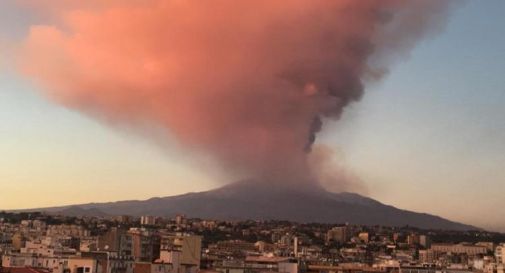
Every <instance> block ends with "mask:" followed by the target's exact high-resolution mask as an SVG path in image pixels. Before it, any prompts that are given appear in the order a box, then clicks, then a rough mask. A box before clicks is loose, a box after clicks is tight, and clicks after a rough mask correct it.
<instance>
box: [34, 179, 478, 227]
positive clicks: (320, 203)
mask: <svg viewBox="0 0 505 273" xmlns="http://www.w3.org/2000/svg"><path fill="white" fill-rule="evenodd" d="M69 208H72V210H71V211H72V213H73V214H74V215H75V214H76V212H78V211H79V210H77V209H76V208H80V209H81V210H82V211H83V212H85V213H86V215H89V214H90V212H94V213H96V214H101V215H121V214H128V215H135V216H140V215H156V216H170V217H171V216H174V215H175V214H178V213H182V214H186V215H189V216H191V217H199V218H210V219H222V220H244V219H265V220H266V219H277V220H290V221H297V222H321V223H345V222H348V223H352V224H363V225H387V226H405V225H410V226H415V227H419V228H430V229H451V230H468V229H475V227H472V226H469V225H464V224H461V223H456V222H453V221H449V220H446V219H443V218H441V217H438V216H434V215H429V214H424V213H416V212H412V211H406V210H401V209H397V208H395V207H392V206H388V205H385V204H382V203H380V202H378V201H375V200H373V199H370V198H367V197H363V196H361V195H358V194H354V193H331V192H327V191H324V190H322V189H318V188H315V189H307V188H305V189H303V190H301V189H293V188H287V187H273V186H271V185H261V184H257V183H256V184H255V183H246V182H242V183H234V184H230V185H227V186H224V187H222V188H218V189H215V190H211V191H206V192H197V193H187V194H183V195H177V196H170V197H163V198H151V199H148V200H144V201H120V202H110V203H91V204H83V205H77V206H69V207H54V208H45V209H39V210H43V211H50V212H61V213H62V214H65V210H67V211H68V210H69Z"/></svg>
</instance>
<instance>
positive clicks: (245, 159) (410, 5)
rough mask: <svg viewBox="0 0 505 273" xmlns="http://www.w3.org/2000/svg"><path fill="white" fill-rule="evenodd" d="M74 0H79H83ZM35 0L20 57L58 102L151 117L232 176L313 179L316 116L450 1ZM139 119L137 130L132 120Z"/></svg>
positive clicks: (127, 117)
mask: <svg viewBox="0 0 505 273" xmlns="http://www.w3.org/2000/svg"><path fill="white" fill-rule="evenodd" d="M81 2H82V4H81ZM81 2H79V3H77V2H75V1H58V2H57V3H56V2H55V1H37V3H36V4H34V3H33V2H31V3H30V2H29V1H28V2H26V1H25V2H22V3H21V4H22V5H23V4H24V5H27V6H32V7H33V5H38V6H36V8H37V9H38V10H42V11H41V12H45V13H46V14H45V16H44V18H50V19H48V22H50V23H47V24H44V23H41V24H38V25H34V26H32V27H31V29H30V32H29V35H28V37H26V39H25V40H24V42H23V44H22V46H21V47H20V51H19V56H18V57H19V62H20V67H21V69H22V71H23V73H25V74H26V75H28V76H30V77H31V78H33V79H35V81H36V82H37V83H38V84H40V85H41V86H42V87H43V90H45V93H46V94H47V95H48V96H49V97H50V98H52V99H54V100H55V101H57V102H58V103H61V104H63V105H65V106H67V107H69V108H74V109H77V110H79V111H82V112H84V113H87V114H89V115H91V116H93V117H96V116H99V117H100V118H101V119H104V120H107V121H108V122H113V123H115V124H119V125H128V126H137V125H138V124H142V122H149V123H154V124H157V125H158V126H161V127H162V128H165V129H166V134H167V135H170V136H174V137H175V138H176V140H177V142H178V143H180V144H181V145H182V146H183V147H185V148H186V149H187V150H188V151H189V152H191V153H195V154H210V155H212V156H213V157H214V158H215V159H216V160H218V162H220V164H221V165H222V166H223V167H224V168H228V169H233V170H235V171H237V170H238V171H240V172H241V173H242V174H243V175H244V176H250V177H255V178H257V179H259V180H261V179H265V180H269V181H276V182H277V183H287V184H289V185H295V184H304V183H316V184H311V185H317V182H313V181H316V180H317V178H316V177H317V175H316V174H315V173H314V172H317V171H316V170H315V169H318V168H313V167H311V164H309V163H308V155H309V154H310V153H311V148H312V145H313V143H314V141H315V140H316V135H317V133H318V132H319V131H320V130H321V129H322V128H323V124H324V122H325V121H326V120H332V119H333V120H336V119H339V117H340V116H341V114H342V111H343V109H344V108H345V107H346V106H347V105H349V104H350V103H352V102H355V101H358V100H359V99H360V98H361V97H362V95H363V92H364V89H365V81H364V79H374V80H377V79H380V78H381V77H382V75H383V74H384V73H383V72H384V71H387V69H388V67H389V65H390V64H391V63H392V61H393V60H394V59H395V58H396V57H404V56H405V55H406V54H407V53H408V51H409V50H410V49H411V48H412V47H413V46H414V45H415V44H416V43H417V42H418V41H419V39H421V38H423V37H425V36H426V35H427V34H429V33H430V32H431V31H433V30H434V31H436V30H438V29H439V28H440V26H441V25H443V22H444V20H445V17H446V11H447V9H448V7H449V4H448V3H449V2H448V1H440V0H410V1H403V0H380V1H379V0H363V1H356V0H291V1H264V0H254V1H249V0H244V1H228V0H216V1H191V0H188V1H177V0H150V1H135V0H124V1H94V0H93V1H81ZM138 128H142V126H139V127H138Z"/></svg>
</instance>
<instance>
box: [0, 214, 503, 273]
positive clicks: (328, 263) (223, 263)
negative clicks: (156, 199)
mask: <svg viewBox="0 0 505 273" xmlns="http://www.w3.org/2000/svg"><path fill="white" fill-rule="evenodd" d="M0 231H1V235H2V236H1V237H0V251H1V252H0V253H1V254H2V269H1V272H2V273H25V272H26V273H45V272H54V273H196V272H206V273H214V272H216V273H217V272H221V273H256V272H272V273H273V272H279V273H298V272H320V273H437V272H446V273H467V272H484V273H503V272H505V271H504V270H505V263H504V262H505V243H504V242H505V234H501V233H493V232H487V231H484V230H473V231H444V230H422V229H418V228H414V227H409V226H405V227H385V226H358V225H350V224H348V223H342V224H339V225H337V224H334V225H332V224H317V223H306V224H300V223H295V222H289V221H274V220H271V221H252V220H249V221H218V220H210V219H196V218H190V217H189V216H185V215H176V216H175V217H173V218H160V217H154V216H147V215H146V216H141V217H140V218H139V217H132V216H128V215H121V216H115V217H109V218H96V217H70V216H60V215H51V214H46V213H40V212H31V213H29V212H25V213H7V212H2V213H0Z"/></svg>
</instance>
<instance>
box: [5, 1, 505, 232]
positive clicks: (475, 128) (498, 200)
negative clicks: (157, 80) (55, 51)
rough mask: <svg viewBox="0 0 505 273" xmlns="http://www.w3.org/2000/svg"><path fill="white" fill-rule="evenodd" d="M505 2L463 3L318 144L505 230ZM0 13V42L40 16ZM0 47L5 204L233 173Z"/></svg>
mask: <svg viewBox="0 0 505 273" xmlns="http://www.w3.org/2000/svg"><path fill="white" fill-rule="evenodd" d="M503 10H505V2H504V1H501V0H489V1H477V0H473V1H467V2H466V4H465V5H462V6H460V7H458V8H456V9H455V10H453V12H452V15H451V17H450V18H449V21H448V25H447V27H446V28H445V29H444V30H443V31H442V32H441V33H440V34H438V35H437V36H434V37H432V38H429V39H426V40H424V41H423V42H421V43H420V44H419V45H418V46H417V47H416V48H415V49H414V50H413V51H412V52H411V54H410V56H409V58H407V59H404V60H402V61H401V62H400V63H398V64H397V65H395V66H394V67H393V68H392V69H391V71H390V72H389V75H388V76H387V77H386V78H385V79H384V80H383V81H381V82H380V83H376V84H373V85H371V86H368V87H367V90H366V94H365V96H364V97H363V99H362V100H361V101H360V102H357V103H354V104H352V105H351V106H350V107H348V108H347V109H346V110H345V113H344V116H343V117H342V119H341V120H340V121H338V122H334V121H325V129H324V131H323V132H321V133H320V136H319V138H318V140H317V141H318V143H319V144H324V145H327V146H330V147H332V148H333V149H335V150H336V151H338V161H339V164H341V165H343V166H344V168H345V169H346V170H348V171H349V172H352V173H353V175H355V176H356V177H358V178H359V179H360V180H361V181H362V183H363V184H364V185H365V187H366V191H364V194H365V195H367V196H369V197H372V198H375V199H377V200H379V201H381V202H383V203H387V204H391V205H394V206H397V207H399V208H403V209H409V210H414V211H419V212H427V213H431V214H436V215H440V216H442V217H446V218H449V219H451V220H456V221H461V222H465V223H469V224H473V225H477V226H480V227H484V228H488V229H492V230H501V231H505V210H503V206H504V204H505V200H504V197H503V193H504V192H505V107H504V106H505V77H503V75H504V74H505V73H504V72H505V29H504V28H503V26H504V25H505V18H503V16H502V14H501V13H502V11H503ZM0 18H1V19H0V32H1V33H2V35H0V37H2V38H0V45H1V44H2V43H5V39H6V38H8V40H15V39H21V38H22V37H24V35H25V34H26V31H27V26H28V25H29V24H30V22H31V20H33V18H30V16H28V15H27V14H26V12H24V11H22V10H19V9H17V8H16V7H15V6H14V5H12V2H10V1H2V2H0ZM0 48H1V47H0ZM6 52H7V51H6ZM4 53H5V52H4ZM0 57H1V58H2V59H0V188H1V190H0V209H15V208H16V209H17V208H32V207H45V206H54V205H66V204H76V203H84V202H101V201H115V200H129V199H147V198H150V197H154V196H168V195H174V194H180V193H185V192H189V191H202V190H207V189H211V188H214V187H216V186H219V185H223V183H227V182H231V181H227V180H229V179H232V178H230V177H226V176H223V175H219V174H215V173H209V172H208V168H205V166H201V165H200V164H196V163H195V162H192V160H191V159H188V158H187V157H185V155H184V151H180V150H176V149H160V147H159V146H157V145H155V144H153V143H152V142H150V141H149V140H147V139H146V138H144V137H142V136H141V135H138V134H134V133H133V134H132V133H131V132H129V131H128V130H127V129H118V128H111V127H109V126H107V125H105V124H103V123H100V122H97V121H96V120H93V119H91V118H89V117H87V116H85V115H83V114H81V113H79V112H76V111H74V110H72V109H67V108H64V107H63V106H60V105H57V104H55V103H53V102H51V101H49V100H47V99H46V98H45V97H44V96H43V95H42V94H41V93H40V92H39V91H38V90H37V87H35V86H34V85H33V84H32V83H31V82H30V81H29V80H28V79H26V78H23V77H22V76H21V75H18V74H17V73H16V71H15V69H13V67H12V65H11V64H10V61H9V56H8V54H1V55H0Z"/></svg>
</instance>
